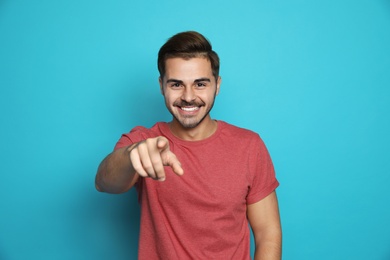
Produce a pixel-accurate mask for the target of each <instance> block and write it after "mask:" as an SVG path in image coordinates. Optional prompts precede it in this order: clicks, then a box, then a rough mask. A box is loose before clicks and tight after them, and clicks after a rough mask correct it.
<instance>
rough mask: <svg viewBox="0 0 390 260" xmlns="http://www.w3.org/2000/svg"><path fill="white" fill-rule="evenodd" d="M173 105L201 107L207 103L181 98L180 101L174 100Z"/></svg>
mask: <svg viewBox="0 0 390 260" xmlns="http://www.w3.org/2000/svg"><path fill="white" fill-rule="evenodd" d="M173 105H174V106H175V107H201V106H204V105H206V104H205V103H204V102H196V101H192V102H187V101H184V100H180V101H176V102H174V103H173Z"/></svg>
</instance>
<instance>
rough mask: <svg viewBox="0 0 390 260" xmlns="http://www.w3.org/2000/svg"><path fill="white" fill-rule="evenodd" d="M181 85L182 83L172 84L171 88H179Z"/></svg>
mask: <svg viewBox="0 0 390 260" xmlns="http://www.w3.org/2000/svg"><path fill="white" fill-rule="evenodd" d="M179 87H180V83H173V84H171V88H179Z"/></svg>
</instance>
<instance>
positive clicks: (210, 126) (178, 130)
mask: <svg viewBox="0 0 390 260" xmlns="http://www.w3.org/2000/svg"><path fill="white" fill-rule="evenodd" d="M217 127H218V124H217V121H214V120H212V119H211V118H210V116H208V117H206V118H205V119H204V120H203V121H202V122H201V123H200V124H199V125H197V126H196V127H193V128H185V127H183V126H182V125H181V124H180V123H179V122H178V121H177V120H176V119H175V118H174V119H173V120H172V122H170V123H169V128H170V130H171V132H172V134H173V135H175V136H176V137H178V138H180V139H182V140H186V141H200V140H203V139H206V138H208V137H210V136H211V135H213V134H214V133H215V131H217Z"/></svg>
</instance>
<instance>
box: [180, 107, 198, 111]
mask: <svg viewBox="0 0 390 260" xmlns="http://www.w3.org/2000/svg"><path fill="white" fill-rule="evenodd" d="M181 109H182V110H184V111H188V112H191V111H195V110H198V109H199V107H181Z"/></svg>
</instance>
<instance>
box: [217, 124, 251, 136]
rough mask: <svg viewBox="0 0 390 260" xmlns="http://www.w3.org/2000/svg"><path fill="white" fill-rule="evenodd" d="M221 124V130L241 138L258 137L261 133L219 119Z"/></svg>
mask: <svg viewBox="0 0 390 260" xmlns="http://www.w3.org/2000/svg"><path fill="white" fill-rule="evenodd" d="M218 122H219V124H220V125H221V130H222V132H224V133H225V134H229V135H234V136H236V137H240V138H258V137H259V134H258V133H256V132H254V131H252V130H250V129H247V128H243V127H239V126H236V125H233V124H230V123H227V122H224V121H218Z"/></svg>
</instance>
